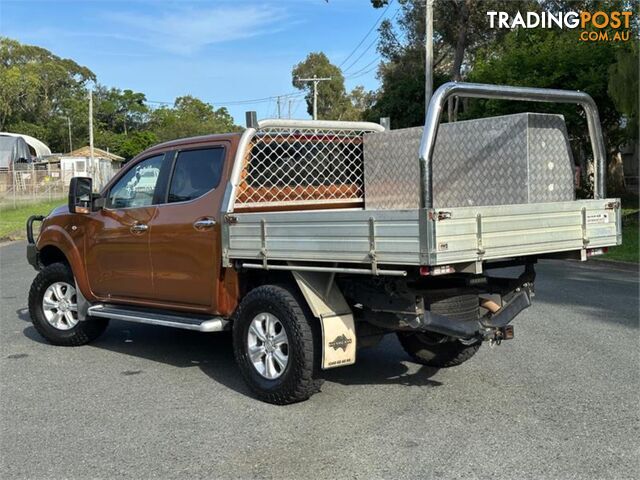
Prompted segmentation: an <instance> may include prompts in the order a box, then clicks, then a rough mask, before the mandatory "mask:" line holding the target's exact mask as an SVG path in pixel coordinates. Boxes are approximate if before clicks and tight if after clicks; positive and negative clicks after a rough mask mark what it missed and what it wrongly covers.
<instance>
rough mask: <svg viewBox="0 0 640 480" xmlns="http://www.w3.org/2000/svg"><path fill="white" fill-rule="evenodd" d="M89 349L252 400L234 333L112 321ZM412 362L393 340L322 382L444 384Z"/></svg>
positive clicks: (34, 336) (30, 334)
mask: <svg viewBox="0 0 640 480" xmlns="http://www.w3.org/2000/svg"><path fill="white" fill-rule="evenodd" d="M26 315H27V316H26V317H25V318H23V316H24V314H21V313H19V316H20V318H21V319H23V320H25V319H26V320H28V312H27V314H26ZM23 333H24V335H25V336H26V337H27V338H29V339H30V340H33V341H35V342H38V343H43V344H46V341H45V340H44V339H43V338H42V337H41V336H40V334H38V332H37V331H36V330H35V328H34V327H33V326H28V327H26V328H25V329H24V330H23ZM89 348H99V349H103V350H108V351H110V352H116V353H120V354H123V355H130V356H133V357H137V358H142V359H146V360H150V361H153V362H159V363H164V364H166V365H170V366H172V367H175V368H194V367H195V368H199V369H200V370H201V371H202V372H203V373H204V374H206V375H207V376H208V377H210V378H211V379H212V380H214V381H216V382H218V383H220V384H222V385H224V386H225V387H227V388H230V389H231V390H234V391H235V392H238V393H241V394H243V395H247V396H252V394H251V392H250V390H249V388H248V387H247V386H246V384H245V383H244V380H243V379H242V376H241V374H240V370H239V369H238V367H237V365H236V363H235V359H234V357H233V346H232V342H231V333H230V332H222V333H216V334H212V335H207V334H202V333H198V332H190V331H187V330H177V329H171V328H163V327H154V326H150V325H142V324H132V323H127V322H120V321H117V320H112V321H111V323H110V325H109V328H108V329H107V331H106V332H105V333H104V334H103V335H102V336H101V337H100V338H98V339H97V340H96V341H94V342H93V343H91V344H90V346H89ZM408 360H409V357H408V356H407V355H406V354H405V353H404V351H403V350H402V349H401V347H400V345H399V344H398V342H397V341H396V340H395V337H388V338H385V339H384V340H383V342H382V343H381V344H380V345H379V346H378V347H374V348H367V349H362V350H359V351H358V361H357V363H356V365H352V366H348V367H341V368H337V369H334V370H326V371H323V372H322V377H323V378H324V379H325V380H326V381H327V382H332V383H338V384H340V385H345V386H349V385H392V384H393V385H403V386H438V385H441V383H440V382H438V381H435V380H432V379H431V377H433V375H434V374H435V373H436V372H437V369H433V368H429V367H424V366H419V367H418V368H417V370H416V369H415V367H413V368H410V367H409V366H407V365H405V364H404V363H402V362H405V361H408ZM123 374H126V372H123Z"/></svg>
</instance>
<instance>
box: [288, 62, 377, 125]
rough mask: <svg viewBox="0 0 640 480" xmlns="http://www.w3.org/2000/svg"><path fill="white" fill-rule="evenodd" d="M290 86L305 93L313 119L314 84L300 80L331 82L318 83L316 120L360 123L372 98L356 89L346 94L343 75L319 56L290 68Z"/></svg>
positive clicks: (365, 92) (358, 88)
mask: <svg viewBox="0 0 640 480" xmlns="http://www.w3.org/2000/svg"><path fill="white" fill-rule="evenodd" d="M291 74H292V77H293V80H292V83H293V86H294V87H296V88H298V89H300V90H304V91H305V92H306V96H305V99H306V101H307V113H309V115H313V82H301V81H299V80H298V79H299V78H313V77H314V76H316V77H318V78H331V80H328V81H322V82H319V83H318V119H319V120H361V119H362V118H363V114H364V111H365V110H367V109H368V108H370V107H371V105H372V104H373V102H374V99H375V95H374V93H373V92H367V91H366V90H365V89H364V87H363V86H361V85H359V86H357V87H356V88H354V89H353V90H352V91H351V92H350V93H347V92H346V89H345V86H344V76H343V75H342V71H341V70H340V69H339V68H338V67H337V66H335V65H333V64H332V63H331V62H330V61H329V59H328V58H327V56H326V55H325V54H324V53H322V52H317V53H310V54H309V55H307V58H306V59H305V60H304V61H302V62H300V63H298V64H297V65H296V66H295V67H293V71H292V72H291Z"/></svg>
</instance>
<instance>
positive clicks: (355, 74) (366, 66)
mask: <svg viewBox="0 0 640 480" xmlns="http://www.w3.org/2000/svg"><path fill="white" fill-rule="evenodd" d="M381 59H382V57H381V56H380V55H378V56H377V57H376V58H374V59H373V60H371V61H370V62H369V63H367V64H366V65H365V66H364V67H362V68H361V69H360V70H357V71H355V72H351V73H350V74H349V75H347V76H346V77H344V78H345V79H349V78H354V77H357V76H359V74H360V73H362V72H364V71H365V70H366V69H368V68H369V67H370V66H371V65H373V64H374V63H376V62H379V61H380V60H381ZM377 67H378V66H377V65H376V68H377Z"/></svg>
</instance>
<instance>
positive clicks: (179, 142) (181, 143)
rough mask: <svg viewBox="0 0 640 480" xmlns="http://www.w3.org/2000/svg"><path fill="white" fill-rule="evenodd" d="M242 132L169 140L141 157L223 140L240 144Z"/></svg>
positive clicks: (151, 148)
mask: <svg viewBox="0 0 640 480" xmlns="http://www.w3.org/2000/svg"><path fill="white" fill-rule="evenodd" d="M241 135H242V132H233V133H218V134H213V135H199V136H196V137H187V138H179V139H176V140H169V141H167V142H163V143H159V144H158V145H154V146H153V147H150V148H148V149H147V150H145V151H144V152H142V153H141V154H140V155H137V156H141V155H144V156H146V155H147V154H148V153H152V152H160V151H166V150H173V149H176V148H180V147H185V146H191V145H206V144H208V143H216V142H220V141H221V140H228V141H231V142H232V143H236V142H238V140H239V139H240V136H241Z"/></svg>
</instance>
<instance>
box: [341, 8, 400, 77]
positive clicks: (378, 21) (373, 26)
mask: <svg viewBox="0 0 640 480" xmlns="http://www.w3.org/2000/svg"><path fill="white" fill-rule="evenodd" d="M392 3H393V0H390V1H389V3H388V4H387V8H385V9H384V11H383V12H382V13H381V14H380V16H379V17H378V19H377V20H376V22H375V23H374V24H373V25H372V26H371V28H370V29H369V31H368V32H367V33H366V35H365V36H364V37H362V40H360V42H359V43H358V45H356V47H355V48H354V49H353V50H352V51H351V53H350V54H349V55H347V58H345V59H344V60H343V61H342V63H341V64H340V65H338V68H342V66H343V65H344V64H345V63H347V61H348V60H349V59H350V58H351V57H352V56H353V54H354V53H356V51H357V50H358V49H359V48H360V46H361V45H362V44H363V43H364V41H365V40H366V39H367V38H368V37H369V35H371V32H373V30H374V29H375V28H376V27H377V26H378V23H380V20H382V17H384V15H385V14H386V13H387V10H389V7H390V6H391V4H392Z"/></svg>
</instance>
